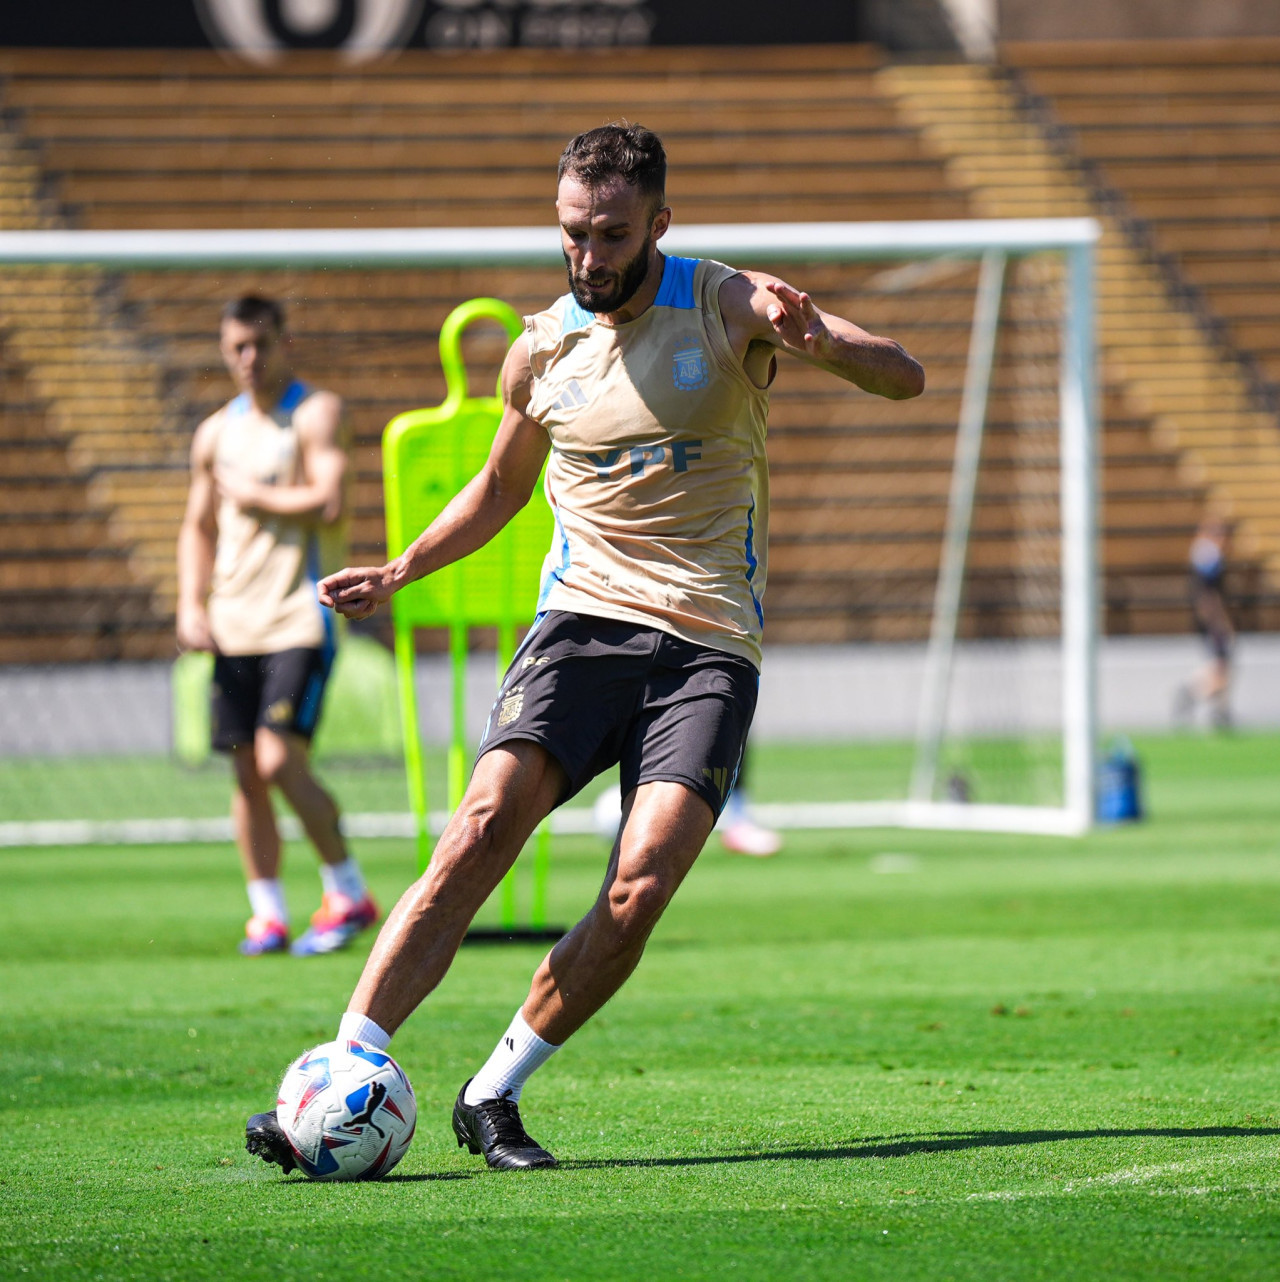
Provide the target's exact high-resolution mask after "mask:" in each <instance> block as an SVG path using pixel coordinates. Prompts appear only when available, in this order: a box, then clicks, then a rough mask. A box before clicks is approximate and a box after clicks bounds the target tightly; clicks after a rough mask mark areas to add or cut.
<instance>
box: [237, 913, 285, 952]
mask: <svg viewBox="0 0 1280 1282" xmlns="http://www.w3.org/2000/svg"><path fill="white" fill-rule="evenodd" d="M288 950H289V927H288V926H286V925H285V924H284V922H282V921H272V920H271V918H270V917H250V918H249V920H248V921H247V922H245V926H244V938H243V939H242V940H241V941H240V951H241V952H242V953H243V954H244V955H245V956H246V957H261V956H263V955H264V954H266V953H284V952H288Z"/></svg>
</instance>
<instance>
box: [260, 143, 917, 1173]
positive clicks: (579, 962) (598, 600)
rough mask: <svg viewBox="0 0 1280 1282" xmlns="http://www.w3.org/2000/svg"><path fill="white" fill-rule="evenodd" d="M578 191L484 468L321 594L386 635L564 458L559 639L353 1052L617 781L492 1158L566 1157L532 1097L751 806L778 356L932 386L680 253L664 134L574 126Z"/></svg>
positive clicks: (466, 1108)
mask: <svg viewBox="0 0 1280 1282" xmlns="http://www.w3.org/2000/svg"><path fill="white" fill-rule="evenodd" d="M558 179H559V184H558V189H557V199H556V208H557V213H558V216H559V222H560V229H561V237H562V247H563V250H564V257H565V263H566V266H567V268H568V272H569V285H570V292H569V293H568V294H566V295H565V296H564V297H562V298H561V299H559V300H558V301H557V302H556V303H554V304H553V305H552V306H551V307H550V308H549V309H548V310H547V311H544V312H540V313H538V314H537V315H535V316H531V317H528V318H527V319H526V328H525V333H524V334H523V335H522V336H521V337H520V338H518V339H517V340H516V341H515V343H514V344H513V345H512V348H511V350H510V352H509V353H508V355H507V358H506V361H505V362H504V365H503V372H502V396H503V402H504V407H503V415H502V420H501V422H500V424H499V427H498V431H497V434H496V436H495V438H494V443H493V448H492V451H491V453H490V455H489V459H488V461H487V462H486V464H485V466H484V467H483V468H482V469H481V471H480V472H479V473H478V474H477V475H476V476H475V477H474V478H473V479H472V480H471V481H470V482H469V483H468V484H467V485H466V486H465V487H464V488H463V489H462V490H461V491H460V492H459V493H458V495H457V496H456V497H455V498H454V499H453V500H452V501H451V502H450V504H449V505H448V507H446V509H445V511H444V512H443V513H442V514H441V515H440V517H439V518H437V520H435V521H434V522H433V523H432V524H431V526H430V527H429V528H428V529H427V530H426V531H425V532H424V533H423V534H422V535H421V536H420V537H419V538H418V539H417V540H415V542H414V543H413V544H412V545H411V546H410V547H409V548H408V549H407V550H406V552H405V553H404V554H403V555H402V556H400V557H397V558H396V559H395V560H394V561H392V562H391V563H390V564H388V565H384V566H378V567H362V568H356V569H347V570H343V571H341V572H340V573H338V574H334V575H331V576H329V577H328V578H327V579H325V580H324V582H323V583H322V584H321V585H320V599H321V600H322V601H324V602H326V603H328V604H331V605H333V607H334V608H335V609H337V610H339V611H340V612H341V613H343V614H345V615H347V616H348V617H349V618H355V619H360V618H366V617H367V616H368V615H370V614H372V613H373V611H374V610H375V609H376V608H377V606H378V605H380V604H382V603H384V602H386V601H388V600H389V599H390V598H391V596H392V594H393V593H394V592H395V591H396V590H397V589H398V588H400V587H402V586H404V585H405V584H408V583H411V582H413V581H414V580H415V579H419V578H421V577H423V576H424V575H426V574H430V573H431V572H432V571H434V570H437V569H440V568H441V567H442V566H445V565H448V564H449V563H450V562H452V561H456V560H458V559H459V558H461V557H463V556H465V555H466V554H467V553H469V552H471V551H473V550H475V549H476V548H477V547H479V546H481V545H482V544H483V543H485V542H486V541H487V540H488V539H490V538H492V537H493V535H494V534H496V533H497V531H498V530H500V529H501V528H502V527H503V525H505V524H506V522H507V521H509V520H510V519H511V518H512V516H514V515H515V513H516V512H518V511H519V510H520V508H522V507H523V506H524V504H525V503H526V502H528V500H529V497H530V495H531V493H532V492H533V488H534V486H535V485H536V484H537V482H538V477H539V474H540V472H541V470H542V465H543V462H544V461H546V462H547V478H546V487H547V494H548V497H549V499H550V501H551V505H552V508H553V510H554V512H555V516H556V526H555V533H554V536H553V543H552V548H551V551H550V553H549V555H548V557H547V561H546V563H545V567H544V578H543V586H542V593H541V597H540V600H539V615H538V618H537V621H536V622H535V623H534V626H533V628H532V629H531V630H530V632H529V634H528V635H527V636H526V638H525V640H524V642H523V644H522V645H521V646H520V648H519V650H518V651H517V652H516V656H515V658H514V660H513V661H512V664H511V667H510V668H509V669H508V671H507V674H506V676H505V678H504V680H503V683H502V686H501V689H500V690H499V693H498V699H497V702H496V703H495V704H494V707H493V711H492V713H491V714H490V719H489V723H488V726H487V728H486V732H485V737H484V739H483V740H482V743H481V748H480V756H479V758H478V760H477V762H476V765H475V769H474V772H473V774H472V777H471V782H470V784H469V786H468V788H467V792H466V795H465V796H464V797H463V800H462V803H461V805H460V806H459V807H458V809H457V811H456V812H455V813H454V815H453V817H452V818H451V820H450V822H449V824H448V826H447V828H446V830H445V832H444V834H443V835H442V836H441V838H440V841H439V843H438V844H437V846H436V849H435V852H434V854H433V856H432V859H431V862H430V864H429V866H428V868H427V871H426V873H425V874H424V875H423V876H422V878H421V879H420V880H419V881H418V882H417V883H416V884H415V885H414V886H412V887H411V888H410V889H409V890H408V891H407V892H406V893H405V894H404V895H403V896H402V898H401V900H400V902H399V903H398V904H397V905H396V908H395V909H394V911H393V912H392V913H391V915H390V916H389V917H388V919H387V922H386V924H385V925H384V927H383V929H382V932H381V934H380V935H379V937H378V940H377V943H376V944H375V945H374V949H373V952H372V954H371V955H370V957H369V961H368V962H367V964H366V966H365V970H364V974H363V975H362V977H361V979H360V983H359V986H358V987H357V989H356V992H355V994H354V996H353V997H352V1000H351V1003H350V1007H349V1009H348V1012H347V1014H346V1015H345V1016H344V1017H343V1019H342V1023H341V1026H340V1029H339V1034H338V1035H339V1037H340V1038H354V1039H357V1040H360V1041H364V1042H367V1043H370V1044H372V1045H374V1046H377V1047H385V1046H386V1045H387V1044H388V1042H389V1041H390V1037H391V1034H392V1033H394V1032H395V1030H396V1029H397V1028H398V1027H399V1026H400V1025H401V1024H402V1023H403V1022H404V1020H405V1019H406V1018H407V1017H408V1016H409V1014H410V1013H411V1012H412V1011H413V1010H414V1008H415V1007H416V1006H417V1005H418V1003H419V1002H421V1001H422V999H423V998H424V997H425V996H426V995H427V994H428V993H429V992H431V991H432V989H434V988H435V987H436V985H437V984H438V983H439V982H440V980H441V978H442V977H443V976H444V974H445V972H446V971H447V970H448V968H449V965H450V964H451V962H452V960H453V957H454V954H455V953H456V951H457V949H458V946H459V944H460V943H461V941H462V938H463V935H464V934H465V932H466V929H467V926H468V924H469V923H470V921H471V919H472V917H473V916H474V915H475V913H476V912H477V910H478V909H479V908H480V906H481V905H482V904H483V903H484V901H485V900H486V899H487V898H488V896H489V894H490V893H491V892H492V890H493V889H494V887H495V886H496V885H497V884H498V882H499V880H500V879H501V878H502V876H503V875H504V874H505V872H506V871H507V869H508V868H510V866H511V865H512V863H513V862H514V861H515V859H516V857H517V855H518V854H519V852H520V850H521V848H522V847H523V845H524V843H525V840H526V839H527V837H528V836H529V834H530V833H531V832H532V831H533V829H534V827H535V826H536V825H537V824H538V822H539V821H540V820H541V819H542V817H543V816H544V815H546V814H547V813H548V812H549V811H550V810H551V809H553V808H554V807H555V806H557V805H559V804H560V803H561V802H563V801H564V800H566V799H567V798H568V797H570V796H572V795H573V794H574V793H576V792H577V791H578V790H579V789H580V788H581V787H582V786H583V785H584V784H585V783H587V782H588V781H589V780H590V779H591V778H593V777H594V776H595V775H597V774H599V773H600V772H601V771H602V770H604V769H607V768H608V767H609V766H611V765H612V764H614V763H619V764H620V775H621V783H622V796H623V805H622V826H621V829H620V831H619V834H618V837H617V840H616V841H615V842H614V846H613V852H612V855H611V857H610V860H609V865H608V869H607V871H606V874H605V878H604V884H603V886H602V887H601V890H600V894H599V897H598V898H597V899H596V902H595V904H594V905H593V906H592V908H591V909H590V911H589V912H588V913H587V915H586V916H585V917H584V918H583V919H582V920H581V921H580V922H579V923H578V924H577V925H576V926H575V927H574V928H573V929H572V930H571V931H570V932H569V934H568V935H566V936H565V937H564V939H562V940H561V941H560V942H559V943H557V944H556V946H555V947H554V948H553V949H552V950H551V952H550V953H549V954H548V955H547V957H546V958H545V959H544V960H543V962H542V964H541V965H540V966H539V967H538V970H537V972H536V974H535V975H534V979H533V985H532V988H531V990H530V993H529V996H528V998H527V1000H526V1001H525V1003H524V1005H523V1007H522V1008H521V1010H520V1011H518V1012H517V1013H516V1016H515V1018H514V1019H513V1021H512V1023H511V1025H510V1027H509V1028H508V1029H507V1031H506V1033H505V1034H504V1035H503V1037H502V1038H501V1039H500V1040H499V1042H498V1045H497V1046H496V1048H495V1049H494V1052H493V1054H492V1056H491V1057H490V1059H489V1060H488V1062H487V1063H486V1064H485V1065H484V1066H483V1067H482V1068H481V1070H480V1071H479V1072H478V1073H477V1074H476V1076H475V1077H474V1078H472V1079H471V1080H470V1081H469V1082H467V1083H466V1084H465V1085H464V1086H463V1088H462V1090H461V1091H460V1092H459V1093H458V1098H457V1102H456V1104H455V1106H454V1112H453V1129H454V1133H455V1135H456V1136H457V1139H458V1143H459V1144H465V1145H467V1147H469V1148H470V1149H471V1151H472V1152H474V1153H483V1154H484V1156H485V1159H486V1161H487V1162H488V1163H489V1165H490V1166H496V1167H543V1166H553V1165H555V1159H554V1158H553V1157H552V1156H551V1154H550V1153H548V1152H547V1151H546V1150H545V1149H544V1148H542V1147H541V1146H540V1145H538V1144H537V1143H536V1142H535V1141H534V1140H532V1139H531V1138H530V1137H529V1135H528V1134H527V1133H526V1132H525V1130H524V1127H523V1125H522V1123H521V1120H520V1114H519V1111H518V1108H517V1102H518V1100H519V1098H520V1093H521V1090H522V1088H523V1086H524V1082H525V1080H526V1079H527V1078H528V1076H529V1074H530V1073H532V1072H533V1071H534V1069H536V1068H537V1067H538V1066H539V1065H540V1064H542V1063H544V1062H545V1061H546V1059H547V1058H548V1057H549V1056H550V1055H551V1054H552V1053H553V1052H554V1051H556V1050H557V1049H558V1048H559V1046H560V1045H561V1044H562V1043H563V1042H564V1041H565V1040H566V1039H567V1038H568V1037H569V1036H570V1035H571V1034H572V1033H574V1032H575V1031H576V1030H577V1029H578V1028H580V1027H581V1026H582V1025H583V1024H584V1023H585V1022H586V1021H587V1020H588V1019H589V1018H590V1017H591V1016H592V1015H593V1014H594V1013H595V1012H596V1011H597V1010H599V1008H600V1007H601V1006H602V1005H604V1003H605V1002H607V1001H608V1000H609V998H610V997H612V996H613V994H614V993H615V992H616V991H617V990H618V988H619V987H620V986H621V985H622V983H623V982H624V981H625V980H626V978H627V976H628V975H629V974H630V973H631V972H632V970H634V969H635V967H636V965H637V964H638V962H639V960H640V956H641V954H642V952H643V951H644V946H645V943H646V941H647V939H648V937H649V933H650V932H651V931H652V929H653V928H654V926H655V925H656V924H657V922H658V919H659V917H660V916H661V915H662V912H663V910H664V909H665V907H666V905H667V903H668V901H669V900H670V898H671V896H672V895H673V894H674V893H675V891H676V889H677V888H678V886H679V885H680V883H681V881H682V880H683V879H684V877H685V875H686V873H688V871H689V869H690V868H691V867H692V866H693V862H694V860H695V859H696V858H697V856H698V854H699V852H700V851H701V849H702V847H703V844H704V843H705V841H706V839H707V837H708V835H709V834H710V832H711V830H712V826H713V825H714V823H715V821H716V817H717V816H718V814H719V813H720V810H721V808H722V807H723V805H724V803H725V799H726V797H727V796H728V795H729V792H730V790H731V789H732V787H733V783H734V779H735V776H736V774H737V770H738V765H739V763H740V761H741V758H742V750H743V745H744V743H745V741H746V736H747V731H748V729H749V727H750V723H751V717H752V714H753V712H754V710H755V702H756V690H757V685H758V680H759V664H760V641H761V634H762V631H763V624H764V614H763V608H762V606H761V597H762V595H763V592H764V585H765V576H766V564H767V528H768V514H769V496H768V470H767V466H766V461H765V448H764V436H765V416H766V410H767V405H768V395H769V393H768V388H769V385H770V384H771V383H772V381H773V378H774V374H775V372H776V368H777V366H776V357H777V353H778V352H779V351H784V352H788V353H791V354H792V355H795V356H798V357H800V358H801V359H803V360H806V361H808V362H810V363H812V364H814V365H817V366H818V367H820V368H822V369H825V370H828V371H830V372H831V373H833V374H835V375H837V376H839V377H841V378H844V379H847V380H849V381H850V382H853V383H856V384H857V385H858V386H860V387H862V388H864V389H866V390H867V391H870V392H874V393H876V394H878V395H881V396H888V397H892V398H895V399H897V398H903V397H909V396H915V395H918V394H919V393H920V392H921V390H923V386H924V373H923V371H922V370H921V368H920V366H919V364H918V363H917V362H916V361H915V360H913V359H912V358H911V357H910V356H909V355H907V353H906V352H905V351H904V350H903V349H902V348H901V347H900V346H899V345H898V344H897V343H895V342H893V341H892V340H891V339H887V338H877V337H875V336H873V335H871V334H868V333H866V332H865V331H864V330H862V329H859V328H858V327H857V326H856V325H853V324H851V323H850V322H849V321H846V320H842V319H840V318H839V317H836V316H831V315H828V314H827V313H824V312H822V311H820V310H819V309H818V308H817V307H816V306H815V305H814V304H813V302H812V300H811V299H810V298H809V296H808V295H807V294H804V293H801V292H800V291H798V290H796V289H793V288H792V287H791V286H790V285H787V284H785V283H784V282H782V281H780V280H777V279H775V278H774V277H772V276H768V275H765V274H764V273H760V272H738V271H735V270H734V269H732V268H730V267H726V266H725V265H723V264H722V263H716V262H712V261H710V260H701V261H699V260H693V259H682V258H674V257H667V256H665V255H663V254H662V253H661V251H660V250H659V249H658V241H659V239H660V238H661V237H662V235H663V234H664V233H665V232H666V230H667V227H668V226H669V224H670V221H671V211H670V209H668V208H667V207H666V204H665V195H664V191H665V179H666V156H665V153H664V152H663V148H662V144H661V142H660V140H659V139H658V138H657V137H656V135H654V134H652V133H650V132H649V131H648V130H646V129H642V128H640V127H639V126H636V125H608V126H604V127H602V128H599V129H593V130H591V131H590V132H588V133H585V134H580V135H579V136H578V137H576V138H574V139H573V141H572V142H570V143H569V145H568V147H567V148H566V149H565V151H564V153H563V155H562V156H561V159H560V167H559V174H558ZM549 452H550V458H549V459H548V453H549ZM247 1139H248V1147H249V1149H250V1151H251V1152H255V1153H258V1154H259V1155H261V1156H263V1157H264V1158H265V1159H266V1160H268V1161H276V1162H279V1163H280V1164H281V1165H282V1166H285V1168H286V1169H288V1168H290V1167H291V1166H292V1165H293V1161H292V1155H291V1153H290V1150H289V1146H288V1141H287V1140H286V1139H285V1137H284V1135H283V1133H282V1132H281V1131H280V1128H279V1125H278V1123H277V1122H276V1119H275V1117H274V1114H270V1113H263V1114H257V1115H255V1116H254V1117H252V1118H250V1120H249V1125H248V1128H247Z"/></svg>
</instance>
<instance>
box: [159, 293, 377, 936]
mask: <svg viewBox="0 0 1280 1282" xmlns="http://www.w3.org/2000/svg"><path fill="white" fill-rule="evenodd" d="M219 346H220V348H221V351H222V359H223V362H224V363H225V365H226V367H227V372H228V373H229V374H230V375H231V378H232V380H233V382H234V383H235V384H236V387H237V388H238V389H239V395H238V396H236V397H235V399H234V400H232V401H229V402H228V403H227V404H226V405H224V406H223V407H222V409H220V410H218V411H217V412H216V413H215V414H212V415H210V416H209V417H208V418H207V419H205V421H204V422H203V423H201V424H200V426H199V427H198V428H196V433H195V438H194V440H193V441H192V444H191V489H190V492H189V494H188V497H187V511H186V516H185V518H184V520H183V523H182V530H181V532H180V533H179V535H178V643H179V645H180V646H182V647H183V648H184V649H189V650H211V651H212V652H213V654H214V656H215V657H214V664H213V708H212V713H213V746H214V747H215V748H217V749H219V750H220V751H223V752H229V753H230V754H231V761H232V765H233V767H234V770H235V791H234V793H233V795H232V806H231V809H232V817H233V821H234V824H235V834H236V842H237V844H238V846H239V848H240V857H241V860H242V862H243V864H244V869H245V877H246V880H247V883H248V892H249V906H250V910H251V912H252V914H253V915H252V916H251V917H250V918H249V922H248V925H247V926H246V927H245V937H244V939H242V940H241V941H240V951H241V952H242V953H244V954H245V955H246V956H249V957H259V956H262V955H263V954H266V953H280V952H286V951H289V948H290V944H289V914H288V910H287V909H286V907H285V900H284V891H283V889H282V887H281V884H280V834H279V832H278V830H277V828H276V820H275V812H274V811H273V810H272V806H271V793H270V790H271V788H272V787H277V788H279V789H280V791H281V792H282V793H284V795H285V797H286V798H287V799H288V801H289V804H290V805H291V806H292V807H293V809H294V810H295V811H296V812H297V815H298V818H299V819H300V820H301V821H302V826H303V828H304V829H305V830H306V833H307V836H308V837H310V839H311V841H312V844H313V845H314V846H315V848H316V853H317V854H318V855H319V856H320V876H321V882H322V884H323V886H324V894H323V897H322V898H321V901H320V909H319V911H318V912H317V913H316V914H315V915H314V916H313V917H312V919H311V926H310V927H309V929H308V930H306V931H305V932H304V933H303V934H302V935H301V936H299V937H298V938H297V939H295V940H294V941H293V945H292V951H293V952H294V953H297V954H300V955H304V956H311V955H314V954H317V953H329V952H333V951H334V950H335V949H338V948H343V947H345V946H346V945H347V944H348V943H350V942H351V940H352V939H353V938H354V936H355V935H356V934H357V933H358V932H359V931H361V930H364V929H365V928H366V927H367V926H371V925H372V924H373V923H374V922H375V921H376V920H377V917H378V910H377V909H376V908H375V907H374V904H373V900H372V899H370V898H369V893H368V891H367V890H366V889H365V885H364V879H363V877H362V876H361V874H360V869H359V867H358V866H357V864H356V862H355V860H354V859H352V858H351V857H350V855H349V854H348V853H347V849H346V846H345V844H344V843H343V840H342V834H341V832H339V830H338V808H337V806H336V805H335V804H334V802H333V799H332V798H331V797H330V796H329V794H328V793H327V792H326V791H325V790H324V788H323V787H322V786H321V785H320V783H319V781H318V780H317V779H316V777H315V775H314V774H312V772H311V767H310V763H309V760H308V747H309V745H310V742H311V735H312V732H313V731H314V730H315V727H316V721H317V719H318V718H319V715H320V701H321V698H322V696H323V694H324V687H325V682H326V681H327V680H328V676H329V668H330V665H331V664H332V662H333V653H334V646H333V641H334V626H333V625H334V620H333V616H332V615H331V614H329V613H328V612H327V611H325V610H322V609H321V608H320V606H319V604H318V602H317V600H316V581H317V579H318V577H319V575H318V573H317V567H319V566H321V565H328V566H336V565H341V564H342V557H343V555H344V553H343V550H342V538H343V522H342V489H343V476H344V473H345V471H346V466H347V457H346V453H345V452H344V450H343V447H342V431H343V429H342V402H341V401H340V400H339V399H338V398H337V397H336V396H334V395H333V393H332V392H324V391H320V390H318V389H312V388H310V387H308V386H307V385H306V384H305V383H302V382H300V381H299V380H297V379H295V378H294V376H293V372H292V368H291V365H290V360H289V335H288V331H287V330H286V329H285V322H284V311H283V309H282V308H281V307H280V305H279V304H278V303H276V302H275V301H274V300H272V299H269V298H259V297H257V296H256V295H246V296H245V297H243V298H239V299H236V300H235V301H234V302H231V303H229V304H228V305H227V307H226V309H225V310H224V311H223V313H222V324H221V328H220V333H219Z"/></svg>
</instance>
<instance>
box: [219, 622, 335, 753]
mask: <svg viewBox="0 0 1280 1282" xmlns="http://www.w3.org/2000/svg"><path fill="white" fill-rule="evenodd" d="M332 666H333V650H332V648H331V647H325V648H323V649H320V648H317V649H297V650H281V651H279V653H277V654H219V655H217V656H216V657H215V658H214V661H213V695H212V698H213V746H214V747H215V748H216V749H217V750H218V751H219V752H229V751H230V750H231V749H232V748H239V747H241V746H243V745H244V744H250V743H252V742H253V735H254V731H255V730H256V729H257V728H258V727H259V726H266V727H267V729H268V730H276V731H278V732H279V733H280V734H296V735H299V736H300V737H301V738H303V739H307V740H310V738H311V736H312V735H313V734H314V733H315V729H316V722H317V721H318V720H319V719H320V703H321V699H322V698H323V696H324V687H325V682H326V681H328V679H329V669H330V668H331V667H332Z"/></svg>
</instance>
